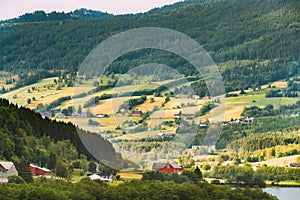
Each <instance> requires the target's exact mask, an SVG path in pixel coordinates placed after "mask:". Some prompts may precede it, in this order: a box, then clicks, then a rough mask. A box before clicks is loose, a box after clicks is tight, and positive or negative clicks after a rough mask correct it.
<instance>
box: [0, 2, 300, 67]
mask: <svg viewBox="0 0 300 200" xmlns="http://www.w3.org/2000/svg"><path fill="white" fill-rule="evenodd" d="M299 9H300V3H299V1H297V0H291V1H287V2H286V1H274V0H267V1H260V0H254V1H250V0H242V1H236V0H226V1H189V2H181V3H177V4H174V5H172V6H166V7H163V8H161V9H154V10H152V11H150V12H148V13H145V14H137V15H124V16H110V17H104V18H103V17H101V18H97V17H96V19H95V18H94V19H86V18H85V19H83V18H81V17H79V18H78V19H77V20H67V19H63V20H54V21H43V22H29V23H28V22H26V23H18V24H17V25H15V26H12V27H10V28H7V29H5V31H4V32H3V33H1V34H0V46H1V47H2V48H1V50H0V69H5V70H17V69H23V70H24V69H40V68H43V69H77V68H78V66H80V63H81V62H82V61H83V59H84V57H85V56H87V54H88V53H89V52H90V51H91V50H92V49H93V47H95V46H96V45H97V44H99V43H100V42H101V41H103V40H105V39H106V38H108V37H110V36H112V35H114V34H116V33H119V32H122V31H125V30H129V29H132V28H136V27H148V26H155V27H165V28H171V29H175V30H177V31H180V32H182V33H185V34H187V35H188V36H190V37H192V38H193V39H196V40H197V41H198V42H199V43H200V44H201V45H203V47H204V48H205V49H206V50H207V51H209V53H210V55H211V56H212V57H213V59H214V60H215V61H216V62H224V61H228V60H233V59H238V60H239V59H250V60H252V59H282V60H292V59H294V58H296V57H298V55H299V52H300V45H299V44H300V39H299V38H300V37H299V36H300V23H299V20H300V14H299ZM149 54H150V55H152V56H153V57H157V60H158V61H160V62H161V63H167V64H170V65H172V60H173V59H169V57H168V56H167V58H166V56H163V55H164V54H162V53H160V52H159V53H157V52H150V53H147V54H146V55H149ZM140 55H141V53H140V52H137V53H133V54H131V56H130V57H126V56H125V57H124V58H123V60H125V61H126V60H132V58H136V57H137V58H139V57H140ZM142 55H144V54H142ZM170 60H171V61H170ZM175 60H176V59H175ZM168 61H169V62H171V63H168ZM175 62H176V63H175V64H174V63H173V65H177V66H178V65H179V64H180V62H178V61H175ZM121 64H123V65H124V64H125V63H124V62H123V61H122V60H121Z"/></svg>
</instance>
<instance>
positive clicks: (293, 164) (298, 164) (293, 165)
mask: <svg viewBox="0 0 300 200" xmlns="http://www.w3.org/2000/svg"><path fill="white" fill-rule="evenodd" d="M290 167H292V168H299V167H300V163H290Z"/></svg>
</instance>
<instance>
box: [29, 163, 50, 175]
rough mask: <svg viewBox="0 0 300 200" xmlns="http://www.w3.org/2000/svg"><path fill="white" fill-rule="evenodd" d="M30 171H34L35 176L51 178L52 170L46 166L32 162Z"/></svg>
mask: <svg viewBox="0 0 300 200" xmlns="http://www.w3.org/2000/svg"><path fill="white" fill-rule="evenodd" d="M29 168H30V171H31V172H32V175H34V176H43V177H46V178H51V170H50V169H47V168H44V167H39V166H37V165H35V164H32V163H31V164H30V165H29Z"/></svg>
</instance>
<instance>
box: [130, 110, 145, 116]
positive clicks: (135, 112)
mask: <svg viewBox="0 0 300 200" xmlns="http://www.w3.org/2000/svg"><path fill="white" fill-rule="evenodd" d="M142 114H143V111H141V110H133V111H132V112H131V116H138V117H139V116H141V115H142Z"/></svg>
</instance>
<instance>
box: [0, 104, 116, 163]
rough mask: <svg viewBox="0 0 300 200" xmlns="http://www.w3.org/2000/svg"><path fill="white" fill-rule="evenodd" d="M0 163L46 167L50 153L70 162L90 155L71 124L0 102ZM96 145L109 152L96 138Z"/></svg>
mask: <svg viewBox="0 0 300 200" xmlns="http://www.w3.org/2000/svg"><path fill="white" fill-rule="evenodd" d="M0 113H1V115H0V127H1V128H0V137H1V140H0V160H3V159H4V160H14V161H19V160H20V159H24V160H27V161H30V162H34V163H39V164H41V165H42V166H47V167H50V166H49V165H51V164H50V163H51V154H55V156H56V157H60V158H61V159H62V160H64V161H67V160H74V159H77V158H79V157H80V154H83V155H85V156H87V158H89V159H91V158H92V155H91V154H90V153H89V152H88V151H87V149H86V148H85V146H83V144H82V142H81V140H80V137H79V135H78V134H79V132H80V133H83V134H92V133H88V132H85V131H83V130H79V129H77V128H76V127H75V126H74V125H73V124H71V123H68V124H66V123H64V122H57V121H54V120H50V119H48V118H46V119H43V118H42V117H41V115H40V114H38V113H35V112H33V111H31V110H30V109H27V108H23V107H20V108H19V107H18V106H16V105H13V104H9V102H8V101H7V100H4V99H0ZM98 138H99V140H98V141H99V142H100V143H99V145H100V146H101V145H102V146H105V147H106V148H107V151H110V150H109V149H108V148H111V149H112V146H111V144H110V143H109V142H108V141H105V140H104V139H103V138H101V137H100V136H98Z"/></svg>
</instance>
